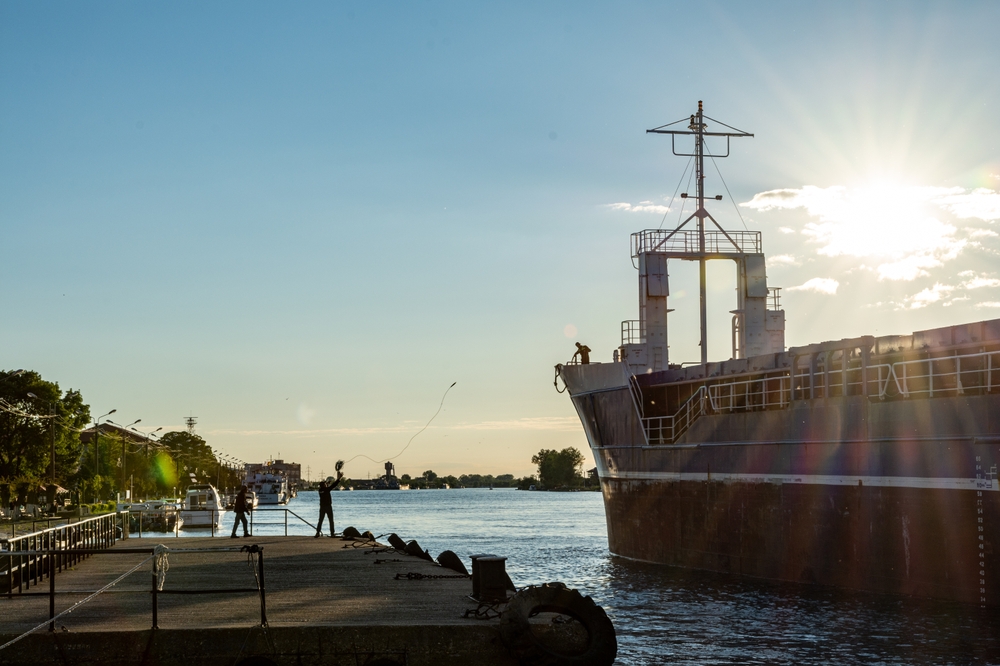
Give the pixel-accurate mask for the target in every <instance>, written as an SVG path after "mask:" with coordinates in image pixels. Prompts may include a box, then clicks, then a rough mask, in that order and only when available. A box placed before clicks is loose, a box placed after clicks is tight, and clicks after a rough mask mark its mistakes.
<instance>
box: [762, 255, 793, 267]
mask: <svg viewBox="0 0 1000 666" xmlns="http://www.w3.org/2000/svg"><path fill="white" fill-rule="evenodd" d="M767 263H768V264H769V265H771V266H798V265H799V260H798V259H796V258H795V257H793V256H792V255H790V254H776V255H774V256H773V257H768V258H767Z"/></svg>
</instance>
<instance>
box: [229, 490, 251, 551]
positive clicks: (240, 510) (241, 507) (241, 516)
mask: <svg viewBox="0 0 1000 666" xmlns="http://www.w3.org/2000/svg"><path fill="white" fill-rule="evenodd" d="M233 510H234V511H236V520H235V521H233V535H232V538H233V539H235V538H236V528H237V527H239V524H240V521H241V520H242V521H243V536H245V537H248V536H250V533H249V532H248V531H247V514H248V513H250V506H249V505H248V504H247V487H246V486H240V492H238V493H237V494H236V504H235V505H234V506H233Z"/></svg>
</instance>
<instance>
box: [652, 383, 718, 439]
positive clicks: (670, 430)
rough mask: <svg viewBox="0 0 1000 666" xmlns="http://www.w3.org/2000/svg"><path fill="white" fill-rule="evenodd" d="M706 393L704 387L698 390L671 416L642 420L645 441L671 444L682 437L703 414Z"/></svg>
mask: <svg viewBox="0 0 1000 666" xmlns="http://www.w3.org/2000/svg"><path fill="white" fill-rule="evenodd" d="M707 395H708V391H707V390H706V387H705V386H699V387H698V390H697V391H695V392H694V394H693V395H692V396H691V397H690V398H688V399H687V401H686V402H685V403H684V404H683V405H681V408H680V409H678V410H677V412H676V413H675V414H673V415H672V416H650V417H646V418H643V419H642V427H643V430H645V431H646V440H647V441H648V442H649V443H650V444H652V445H656V444H663V443H673V442H676V441H677V438H678V437H680V436H681V435H683V434H684V433H685V432H686V431H687V429H688V428H690V427H691V424H692V423H694V422H695V420H696V419H697V418H698V417H699V416H701V415H702V414H704V413H705V402H706V398H707Z"/></svg>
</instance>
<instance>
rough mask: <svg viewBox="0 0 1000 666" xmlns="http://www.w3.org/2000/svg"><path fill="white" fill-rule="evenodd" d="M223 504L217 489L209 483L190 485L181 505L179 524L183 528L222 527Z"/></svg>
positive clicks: (224, 511) (224, 510) (224, 509)
mask: <svg viewBox="0 0 1000 666" xmlns="http://www.w3.org/2000/svg"><path fill="white" fill-rule="evenodd" d="M225 513H226V508H225V505H224V504H223V503H222V500H221V499H220V498H219V491H218V490H216V489H215V486H213V485H211V484H209V483H199V484H195V485H193V486H190V487H189V488H188V489H187V494H186V495H185V496H184V503H183V505H182V506H181V526H182V527H184V528H199V527H208V528H211V527H214V528H215V529H220V528H221V527H222V517H223V516H224V515H225Z"/></svg>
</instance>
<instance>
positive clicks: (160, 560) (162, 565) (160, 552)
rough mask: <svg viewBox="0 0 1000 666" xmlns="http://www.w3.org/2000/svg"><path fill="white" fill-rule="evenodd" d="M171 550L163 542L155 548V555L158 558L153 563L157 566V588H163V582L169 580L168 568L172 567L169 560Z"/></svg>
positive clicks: (160, 589)
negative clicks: (168, 555)
mask: <svg viewBox="0 0 1000 666" xmlns="http://www.w3.org/2000/svg"><path fill="white" fill-rule="evenodd" d="M169 552H170V549H169V548H167V547H166V546H164V545H162V544H161V545H158V546H156V548H154V549H153V557H155V558H156V562H155V563H154V565H153V566H155V567H156V589H157V590H159V591H162V590H163V584H164V583H165V582H167V570H168V569H169V568H170V562H169V560H167V553H169Z"/></svg>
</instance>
